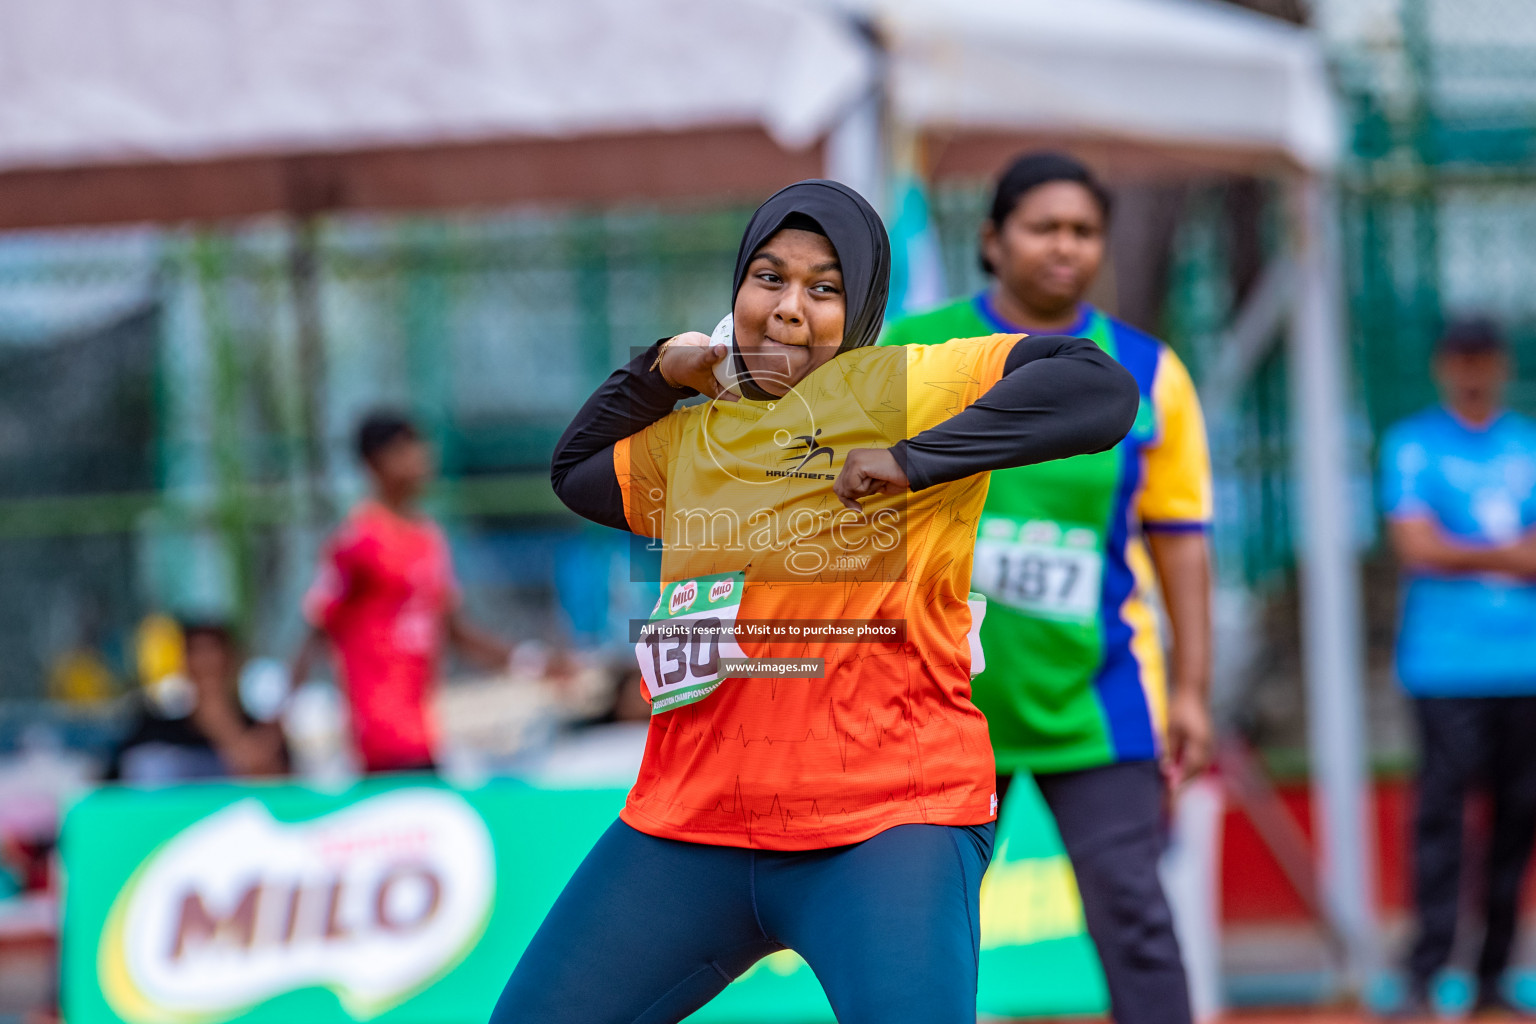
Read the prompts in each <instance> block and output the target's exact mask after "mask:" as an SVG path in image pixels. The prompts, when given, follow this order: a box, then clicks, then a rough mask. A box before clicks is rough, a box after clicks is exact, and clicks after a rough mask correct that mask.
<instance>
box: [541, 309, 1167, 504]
mask: <svg viewBox="0 0 1536 1024" xmlns="http://www.w3.org/2000/svg"><path fill="white" fill-rule="evenodd" d="M655 360H656V349H655V347H654V346H652V347H651V348H650V349H648V350H647V351H645V352H643V353H641V354H640V355H639V356H636V357H635V358H634V359H633V360H631V361H630V362H629V364H628V365H626V366H623V367H621V368H620V369H618V370H616V371H615V372H614V373H613V374H612V375H611V376H610V377H609V378H608V379H607V380H606V381H604V382H603V384H602V386H601V387H599V388H598V389H597V391H596V392H594V393H593V395H592V397H591V398H589V399H587V402H586V404H585V405H583V406H582V407H581V411H580V412H578V413H577V414H576V418H575V419H574V420H572V421H571V425H570V426H569V427H567V428H566V431H565V433H564V434H563V435H562V436H561V438H560V441H559V443H558V444H557V445H556V446H555V456H554V460H553V462H552V464H551V466H550V480H551V482H552V483H553V484H554V488H555V494H556V495H558V496H559V498H560V500H561V501H563V502H564V503H565V504H566V506H567V507H568V508H570V509H571V511H573V512H575V513H577V514H578V515H581V516H583V517H585V518H587V519H590V520H592V521H593V522H596V523H601V524H603V525H604V526H612V527H614V528H616V529H620V530H628V529H629V524H628V523H627V522H626V521H625V519H624V499H623V495H622V494H621V493H620V492H619V482H618V478H617V477H616V476H615V475H614V471H613V454H612V448H613V445H614V444H615V443H616V442H618V441H621V440H623V439H624V438H626V437H629V436H631V435H632V434H635V433H638V432H639V431H641V430H643V429H644V428H646V427H648V426H650V425H651V424H652V423H655V422H656V421H657V420H659V419H661V418H662V417H663V416H666V415H667V414H668V413H670V412H671V411H672V410H673V408H674V407H675V406H676V405H677V403H678V402H680V401H682V400H683V399H686V398H690V397H692V396H693V395H695V394H697V392H696V391H694V390H693V389H692V388H674V387H672V386H671V385H669V384H667V382H666V381H665V380H663V379H662V376H661V373H660V371H658V370H655V369H652V366H653V364H654V363H655ZM1139 400H1140V396H1139V395H1138V392H1137V388H1136V382H1135V380H1134V379H1133V378H1132V377H1131V375H1130V374H1129V373H1127V372H1126V371H1125V369H1124V368H1123V367H1121V366H1120V364H1119V363H1117V362H1115V360H1114V359H1112V358H1111V357H1110V356H1109V355H1107V354H1105V353H1104V352H1103V351H1102V350H1101V349H1100V348H1099V347H1098V346H1097V345H1095V344H1094V343H1093V342H1091V341H1088V340H1086V339H1084V338H1069V337H1065V336H1047V337H1030V338H1021V339H1020V340H1019V341H1017V342H1015V343H1014V346H1013V348H1012V350H1011V351H1010V352H1009V353H1008V357H1007V359H1006V361H1005V362H1004V364H1003V377H1002V379H1000V380H999V381H998V382H997V383H996V384H994V385H993V386H992V387H991V388H989V389H988V390H987V392H986V393H985V394H983V395H982V396H981V397H980V398H979V399H977V400H976V401H975V402H974V403H972V404H971V405H970V406H969V407H968V408H966V409H965V410H963V411H962V412H960V413H958V414H956V415H955V416H952V417H950V418H949V419H948V420H946V421H945V422H943V423H940V424H939V425H938V426H935V427H931V428H930V429H928V430H925V431H923V432H922V433H920V434H917V435H915V436H913V437H910V438H908V439H907V440H904V441H900V442H897V444H896V445H895V446H893V447H892V448H891V454H892V456H894V457H895V459H896V461H897V462H898V463H899V464H900V465H901V467H902V470H903V472H905V473H906V474H907V479H908V480H909V481H910V482H911V485H912V490H914V491H918V490H922V489H923V488H926V487H932V486H934V485H935V484H941V483H948V482H949V481H951V480H960V479H963V478H964V477H968V476H971V475H973V474H976V473H984V472H987V471H989V470H994V469H1007V468H1010V467H1013V466H1028V465H1032V464H1034V463H1037V462H1046V461H1049V460H1051V459H1060V458H1066V457H1067V456H1071V455H1084V454H1088V453H1091V452H1101V451H1104V450H1105V449H1108V448H1112V447H1114V446H1115V445H1116V444H1117V443H1119V441H1120V439H1121V438H1122V437H1124V436H1125V434H1126V432H1127V431H1129V430H1130V429H1131V424H1132V422H1133V421H1134V420H1135V418H1136V406H1137V403H1138V402H1139Z"/></svg>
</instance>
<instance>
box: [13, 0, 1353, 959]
mask: <svg viewBox="0 0 1536 1024" xmlns="http://www.w3.org/2000/svg"><path fill="white" fill-rule="evenodd" d="M0 93H3V95H4V96H5V98H6V99H5V102H4V103H0V230H3V229H21V228H36V227H47V226H58V225H79V224H103V223H125V222H144V221H151V222H160V223H177V222H186V221H207V220H216V219H220V218H229V217H239V216H249V215H252V214H259V213H272V212H287V213H292V214H296V215H307V214H312V213H316V212H322V211H332V210H347V209H433V208H436V209H442V208H451V207H470V206H477V205H491V204H496V205H505V204H509V203H518V202H614V201H623V200H633V199H663V200H686V199H697V198H704V197H716V198H717V197H720V196H725V195H731V196H740V197H755V196H761V195H764V194H766V193H767V192H768V191H771V190H772V189H773V188H774V187H776V186H778V185H781V184H783V183H785V182H787V181H791V180H794V179H796V178H800V177H807V176H812V175H815V174H818V173H821V172H822V171H823V169H825V172H826V173H827V174H828V175H829V176H832V177H837V178H841V179H842V180H845V181H848V182H849V183H850V184H853V185H854V186H855V187H858V188H860V189H861V190H863V191H866V192H867V193H868V194H870V195H871V196H874V197H879V196H881V195H882V193H883V177H882V175H883V173H884V172H883V169H884V168H885V167H887V166H888V165H889V164H890V162H891V158H892V152H893V150H899V151H900V152H903V153H905V152H910V148H909V147H907V145H906V143H907V142H909V141H910V140H912V139H914V138H916V139H920V140H921V141H922V143H923V146H922V148H923V150H924V151H925V152H926V153H927V154H928V155H929V160H928V163H927V166H926V167H925V168H923V170H924V171H925V172H926V173H928V174H929V175H930V176H931V177H934V178H937V179H946V178H956V177H981V176H984V175H988V174H990V173H992V172H994V171H995V169H996V168H997V167H998V166H999V165H1000V164H1001V163H1002V161H1003V159H1004V158H1005V157H1006V156H1007V155H1009V154H1010V153H1012V152H1014V151H1017V150H1018V149H1019V148H1021V147H1023V146H1025V145H1029V144H1038V143H1046V144H1055V145H1064V146H1066V147H1068V148H1071V149H1074V150H1076V151H1078V152H1080V153H1082V154H1083V155H1084V156H1086V157H1087V158H1088V159H1089V160H1090V161H1092V162H1093V163H1094V164H1095V165H1096V166H1098V167H1100V168H1101V169H1102V170H1104V171H1105V172H1107V173H1108V175H1109V176H1110V178H1111V179H1112V180H1124V179H1128V178H1132V177H1135V176H1142V175H1151V176H1160V177H1166V176H1175V177H1189V176H1196V175H1202V174H1207V173H1210V172H1213V171H1216V172H1221V171H1243V172H1248V173H1256V174H1263V175H1268V176H1273V177H1277V178H1280V179H1283V180H1284V181H1285V182H1286V183H1287V184H1288V187H1289V191H1290V195H1291V197H1292V201H1291V203H1290V212H1291V222H1292V231H1291V239H1290V252H1289V256H1288V260H1287V261H1286V262H1284V263H1282V264H1280V265H1278V266H1277V267H1276V268H1275V271H1274V273H1272V274H1270V275H1268V276H1267V277H1266V279H1265V280H1266V282H1267V284H1268V285H1269V286H1267V287H1261V288H1259V289H1257V295H1256V297H1255V300H1254V302H1253V303H1251V307H1252V308H1250V310H1248V311H1246V313H1245V315H1244V316H1243V317H1241V318H1240V320H1239V329H1237V330H1235V331H1234V334H1233V337H1232V339H1231V345H1230V346H1229V351H1230V355H1229V357H1227V361H1226V363H1224V364H1223V366H1222V367H1219V368H1218V378H1219V380H1218V381H1217V385H1218V386H1217V388H1216V391H1217V392H1220V393H1222V394H1228V393H1231V392H1232V391H1233V390H1234V389H1235V385H1236V383H1237V382H1239V381H1240V379H1241V378H1242V376H1243V372H1244V368H1245V367H1248V366H1251V365H1252V364H1253V362H1254V352H1255V351H1256V350H1257V349H1258V348H1259V347H1260V346H1262V345H1263V344H1264V343H1266V342H1267V341H1268V340H1269V338H1270V337H1272V336H1273V334H1274V333H1275V330H1274V329H1275V328H1276V327H1277V326H1278V320H1279V318H1280V316H1281V315H1282V314H1283V315H1284V316H1285V318H1286V319H1287V320H1288V324H1289V334H1288V337H1289V344H1290V351H1291V356H1292V359H1293V372H1292V379H1293V381H1294V385H1293V393H1292V422H1293V423H1294V424H1295V429H1296V439H1295V440H1296V445H1295V451H1296V469H1297V474H1298V478H1299V480H1300V483H1301V485H1302V494H1303V506H1302V507H1303V522H1302V523H1301V524H1299V526H1300V528H1299V531H1298V532H1299V534H1300V536H1301V537H1302V539H1303V551H1302V565H1303V574H1302V581H1303V589H1302V604H1303V610H1304V625H1305V631H1304V636H1303V639H1304V644H1305V658H1304V663H1305V670H1306V676H1307V680H1306V681H1307V688H1308V696H1309V702H1308V706H1309V710H1310V729H1311V732H1310V743H1311V749H1312V757H1313V780H1314V782H1313V785H1314V790H1315V794H1316V797H1317V800H1316V805H1317V807H1318V808H1319V821H1318V825H1319V828H1318V831H1319V833H1320V835H1321V836H1322V858H1321V860H1322V866H1321V877H1322V879H1323V885H1324V890H1325V896H1326V904H1327V906H1328V908H1329V911H1330V916H1331V917H1332V920H1333V923H1334V926H1335V927H1336V928H1337V930H1338V931H1339V932H1340V934H1342V935H1343V936H1344V938H1345V940H1346V945H1347V948H1348V951H1349V955H1350V966H1351V968H1352V971H1353V974H1354V978H1355V980H1356V981H1357V982H1358V981H1359V979H1360V977H1361V975H1362V974H1363V972H1364V971H1365V970H1366V969H1368V968H1369V967H1370V966H1372V965H1373V964H1374V963H1375V955H1374V935H1375V919H1374V907H1373V895H1372V894H1373V893H1374V882H1373V878H1372V869H1371V864H1372V857H1371V848H1370V829H1369V826H1368V824H1367V823H1368V822H1369V821H1370V820H1371V816H1370V814H1369V813H1368V804H1367V801H1368V789H1367V787H1366V780H1365V768H1364V740H1363V737H1364V728H1363V713H1362V707H1361V703H1362V701H1361V688H1362V682H1361V680H1362V657H1361V651H1360V640H1359V638H1360V635H1361V630H1360V611H1359V595H1358V583H1357V578H1356V573H1355V565H1356V558H1355V553H1354V552H1353V550H1352V549H1351V544H1350V537H1349V533H1348V530H1349V524H1350V523H1351V521H1352V520H1353V516H1352V514H1351V511H1350V495H1349V487H1348V481H1347V475H1346V474H1347V467H1346V465H1345V443H1344V442H1345V429H1344V418H1345V398H1344V395H1345V388H1344V383H1343V373H1342V370H1343V352H1344V339H1343V331H1342V327H1341V309H1340V297H1339V289H1338V280H1339V269H1338V255H1337V246H1336V244H1335V241H1334V238H1333V227H1332V225H1333V207H1332V202H1331V198H1330V188H1329V175H1330V170H1331V168H1332V165H1333V163H1334V160H1335V159H1336V149H1337V140H1338V137H1339V131H1338V127H1337V125H1336V123H1335V116H1334V113H1333V107H1332V104H1331V100H1330V92H1329V88H1328V82H1327V76H1326V73H1325V68H1324V63H1323V59H1322V56H1321V53H1320V51H1319V48H1318V46H1317V43H1316V41H1315V39H1314V38H1313V37H1311V36H1310V35H1309V34H1307V33H1305V32H1303V31H1300V30H1297V29H1294V28H1292V27H1290V26H1286V25H1283V24H1280V23H1278V22H1275V21H1272V20H1270V19H1266V18H1263V17H1261V16H1258V15H1254V14H1251V13H1248V12H1245V11H1241V10H1238V9H1235V8H1232V7H1230V6H1227V5H1223V4H1219V3H1216V2H1214V0H1074V2H1073V3H1071V4H1063V3H1059V2H1054V0H841V2H835V0H795V2H789V0H786V2H782V3H774V2H772V0H732V2H730V3H720V2H718V0H646V2H644V3H639V2H635V0H563V2H562V3H559V4H550V3H541V2H537V0H387V2H384V0H51V2H49V3H45V4H39V3H30V2H27V0H0ZM891 140H896V141H897V142H901V143H902V145H901V146H899V147H898V146H893V145H892V142H891Z"/></svg>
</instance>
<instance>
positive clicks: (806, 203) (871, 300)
mask: <svg viewBox="0 0 1536 1024" xmlns="http://www.w3.org/2000/svg"><path fill="white" fill-rule="evenodd" d="M807 222H809V223H807ZM811 225H814V228H812V227H811ZM785 227H804V228H807V229H809V230H819V231H820V232H821V234H823V235H826V236H827V240H828V241H829V242H831V243H832V249H833V251H835V252H836V253H837V262H838V264H839V265H840V266H841V267H842V271H843V296H844V299H845V301H846V302H847V306H848V308H847V311H846V312H845V313H844V317H843V343H842V344H841V345H840V346H838V349H837V351H838V352H839V353H843V352H846V351H848V350H849V349H851V348H863V347H864V346H866V345H873V344H874V343H875V340H876V339H877V338H879V337H880V325H881V324H882V323H883V322H884V320H885V302H886V296H887V294H888V293H889V291H890V284H891V241H890V239H889V238H888V237H886V234H885V225H884V224H883V223H881V221H880V215H879V214H878V213H876V212H875V208H874V207H872V206H870V205H869V203H868V202H867V201H866V200H865V199H864V197H863V196H861V195H859V194H858V193H857V192H855V191H854V190H853V189H851V188H849V187H848V186H847V185H844V184H842V183H841V182H837V181H826V180H823V179H821V178H813V179H810V180H807V181H797V182H795V183H794V184H793V185H790V186H788V187H786V188H782V189H780V190H779V191H777V192H775V193H774V194H773V195H771V196H769V197H768V201H767V202H765V203H763V205H762V206H759V207H758V208H757V212H756V213H754V214H753V215H752V220H751V221H749V222H748V223H747V231H746V234H744V235H742V238H741V248H740V250H738V251H737V253H736V280H735V282H734V283H733V284H732V286H731V305H732V307H734V306H735V304H736V293H737V292H738V291H740V290H741V283H742V282H743V281H744V280H746V277H747V265H748V264H750V263H751V262H752V257H753V256H755V255H757V251H758V250H759V249H761V248H762V247H763V245H764V244H766V243H767V241H768V239H770V238H772V237H773V236H774V235H776V234H777V233H778V232H779V231H780V230H782V229H783V228H785ZM731 358H732V365H733V367H734V369H735V375H736V379H737V381H738V383H739V385H740V390H741V393H742V394H743V395H744V396H745V397H747V398H750V399H753V400H755V401H760V402H761V401H771V400H773V399H774V398H776V397H777V396H776V395H772V394H769V393H768V392H766V391H764V390H763V389H762V388H760V387H758V385H757V383H756V382H755V381H753V380H752V376H751V374H749V373H748V372H747V367H746V364H745V363H744V362H742V359H741V349H740V348H739V346H734V345H733V346H732V350H731Z"/></svg>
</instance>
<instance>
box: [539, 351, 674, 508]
mask: <svg viewBox="0 0 1536 1024" xmlns="http://www.w3.org/2000/svg"><path fill="white" fill-rule="evenodd" d="M659 344H660V342H657V345H659ZM656 347H657V346H656V345H652V346H651V347H650V348H648V349H646V350H645V351H644V352H642V353H640V354H639V355H637V356H635V358H633V359H631V360H630V361H629V363H628V364H627V365H625V366H621V367H619V368H618V369H617V370H615V371H614V372H613V373H612V374H610V375H609V377H608V379H607V380H605V381H603V383H602V386H601V387H599V388H598V389H597V390H596V391H594V392H592V397H591V398H589V399H587V401H586V404H585V405H583V406H582V407H581V410H580V411H579V412H577V413H576V418H575V419H573V420H571V425H570V426H568V427H566V428H565V433H564V434H561V435H560V440H559V441H558V442H557V443H556V444H555V457H554V460H553V462H551V464H550V467H549V479H550V482H551V483H552V484H554V487H555V494H556V495H557V496H558V497H559V498H560V500H561V501H563V502H565V505H566V507H567V508H569V509H570V510H571V511H572V512H575V513H576V514H577V515H579V516H582V517H583V518H585V519H590V520H592V521H593V522H594V523H601V524H602V525H604V526H612V527H613V528H614V529H617V530H626V531H627V530H628V529H629V523H628V522H626V521H625V519H624V495H623V494H621V493H620V492H619V480H618V477H617V476H615V475H614V472H613V446H614V444H615V443H616V442H618V441H622V440H623V439H624V438H626V437H629V436H631V435H632V434H637V433H639V432H640V431H642V430H644V429H645V428H646V427H648V426H650V425H651V424H652V423H655V422H656V421H657V420H659V419H661V418H662V417H663V416H665V415H667V413H669V412H671V411H672V410H673V409H674V408H676V406H677V403H678V402H681V401H683V400H684V399H685V398H692V397H693V396H694V395H696V394H698V392H697V391H695V390H694V389H693V388H675V387H673V386H672V385H670V384H668V383H667V382H666V380H665V379H663V377H662V376H661V371H660V370H656V369H653V368H652V367H654V366H655V364H656Z"/></svg>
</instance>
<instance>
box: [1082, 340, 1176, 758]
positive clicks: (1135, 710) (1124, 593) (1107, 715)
mask: <svg viewBox="0 0 1536 1024" xmlns="http://www.w3.org/2000/svg"><path fill="white" fill-rule="evenodd" d="M1112 324H1113V328H1114V331H1115V357H1116V359H1118V360H1119V362H1120V365H1122V366H1124V367H1125V368H1126V369H1127V370H1129V371H1130V374H1131V376H1132V377H1134V378H1135V379H1136V387H1137V389H1138V390H1139V391H1140V392H1141V400H1142V402H1144V403H1146V404H1147V405H1149V406H1150V404H1151V402H1152V383H1153V381H1154V380H1156V378H1157V364H1158V359H1159V357H1160V355H1161V353H1162V343H1161V342H1159V341H1158V340H1157V339H1156V338H1154V337H1152V336H1151V335H1148V334H1145V333H1143V332H1141V331H1138V330H1136V329H1135V328H1134V327H1131V326H1129V325H1127V324H1123V323H1121V322H1120V321H1118V320H1114V321H1112ZM1116 451H1117V452H1118V453H1119V455H1120V481H1119V484H1118V485H1117V487H1116V489H1115V502H1114V507H1113V508H1112V510H1111V513H1110V522H1109V530H1108V536H1107V537H1106V538H1105V551H1104V584H1103V592H1102V594H1101V597H1100V602H1099V616H1100V625H1101V627H1102V630H1103V636H1104V658H1103V662H1102V663H1101V664H1100V666H1099V671H1098V674H1097V675H1096V677H1095V678H1094V683H1093V685H1094V690H1095V691H1096V692H1097V693H1098V697H1099V706H1100V707H1101V708H1102V709H1103V712H1104V719H1105V724H1106V725H1107V726H1108V727H1109V736H1110V744H1111V746H1112V747H1113V748H1114V751H1115V760H1116V761H1139V760H1146V759H1148V758H1153V757H1156V756H1157V738H1156V737H1155V736H1154V735H1153V731H1152V709H1151V708H1150V707H1148V706H1147V694H1146V691H1145V690H1144V689H1143V688H1142V685H1141V665H1140V663H1139V662H1137V660H1136V656H1135V655H1134V654H1132V653H1131V639H1132V637H1133V636H1134V635H1135V632H1134V630H1133V629H1132V628H1131V624H1130V623H1128V622H1126V621H1125V619H1124V618H1123V617H1122V616H1121V614H1120V609H1121V606H1122V605H1124V604H1125V601H1126V599H1127V598H1128V597H1130V596H1131V592H1132V590H1134V589H1135V587H1136V577H1135V574H1134V573H1132V572H1131V567H1130V564H1129V562H1127V561H1126V547H1127V546H1128V544H1129V543H1130V532H1131V515H1130V510H1131V502H1132V501H1133V500H1134V499H1135V497H1136V491H1137V489H1138V488H1139V487H1140V485H1141V444H1140V443H1139V442H1138V441H1137V440H1135V439H1133V438H1129V437H1128V438H1126V439H1125V440H1124V441H1121V442H1120V444H1119V446H1118V447H1117V448H1116Z"/></svg>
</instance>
